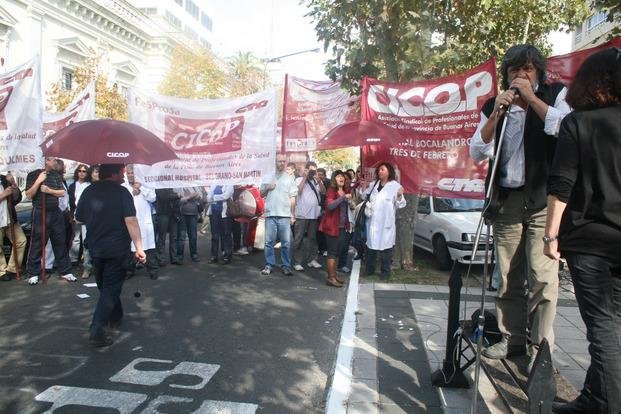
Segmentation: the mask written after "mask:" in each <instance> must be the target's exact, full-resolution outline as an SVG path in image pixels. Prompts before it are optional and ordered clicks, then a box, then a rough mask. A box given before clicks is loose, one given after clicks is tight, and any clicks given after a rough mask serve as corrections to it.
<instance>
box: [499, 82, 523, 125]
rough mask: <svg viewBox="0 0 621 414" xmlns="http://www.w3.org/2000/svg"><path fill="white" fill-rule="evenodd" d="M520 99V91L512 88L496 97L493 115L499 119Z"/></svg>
mask: <svg viewBox="0 0 621 414" xmlns="http://www.w3.org/2000/svg"><path fill="white" fill-rule="evenodd" d="M519 97H520V90H519V89H518V88H517V87H515V86H512V87H510V88H509V89H507V90H506V91H504V92H503V93H501V94H500V95H498V96H497V97H496V103H495V105H494V112H493V114H494V115H495V116H496V117H497V118H498V117H500V116H501V115H502V114H504V113H505V111H506V110H507V108H509V107H510V106H511V105H512V104H513V102H514V101H515V100H516V99H517V98H519Z"/></svg>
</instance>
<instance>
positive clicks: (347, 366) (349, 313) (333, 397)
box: [326, 260, 360, 414]
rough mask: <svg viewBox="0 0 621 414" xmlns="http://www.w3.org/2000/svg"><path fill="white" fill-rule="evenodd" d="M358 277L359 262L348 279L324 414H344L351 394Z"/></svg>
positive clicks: (355, 263) (357, 261) (355, 262)
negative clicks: (339, 333)
mask: <svg viewBox="0 0 621 414" xmlns="http://www.w3.org/2000/svg"><path fill="white" fill-rule="evenodd" d="M359 277H360V260H356V261H354V264H353V266H352V270H351V275H350V277H349V288H348V290H347V304H346V306H345V315H344V317H343V326H342V328H341V339H340V340H339V348H338V352H337V355H336V365H335V367H334V376H333V377H332V386H331V387H330V392H329V393H328V402H327V404H326V414H338V413H345V411H346V410H347V406H346V403H347V399H348V398H349V395H350V394H351V383H352V376H353V375H352V360H353V357H354V338H355V336H356V315H355V312H356V310H357V308H358V289H359V286H358V279H359Z"/></svg>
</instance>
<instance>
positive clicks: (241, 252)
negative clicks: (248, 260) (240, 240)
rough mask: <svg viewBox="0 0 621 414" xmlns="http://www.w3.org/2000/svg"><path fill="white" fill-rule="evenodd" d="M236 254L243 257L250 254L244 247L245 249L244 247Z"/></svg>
mask: <svg viewBox="0 0 621 414" xmlns="http://www.w3.org/2000/svg"><path fill="white" fill-rule="evenodd" d="M235 254H239V255H241V256H245V255H247V254H248V248H247V247H245V246H244V247H242V248H241V249H239V250H237V251H236V252H235Z"/></svg>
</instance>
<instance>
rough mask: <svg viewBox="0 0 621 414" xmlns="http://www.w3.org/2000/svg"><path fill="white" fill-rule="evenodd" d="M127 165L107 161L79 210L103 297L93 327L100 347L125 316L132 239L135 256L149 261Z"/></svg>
mask: <svg viewBox="0 0 621 414" xmlns="http://www.w3.org/2000/svg"><path fill="white" fill-rule="evenodd" d="M124 175H125V166H124V165H123V164H103V165H101V166H100V167H99V177H100V179H101V180H100V181H98V182H96V183H93V184H91V185H90V186H89V187H87V188H86V189H85V190H84V192H83V193H82V196H81V197H80V201H79V202H78V206H77V208H76V212H75V218H76V220H77V221H78V222H80V223H84V224H85V225H86V230H87V233H86V241H85V243H86V245H87V247H88V249H89V251H90V253H91V257H92V262H93V273H94V275H95V281H96V282H97V288H98V289H99V300H98V302H97V307H96V308H95V313H94V314H93V321H92V323H91V327H90V341H91V342H92V343H93V345H95V346H96V347H102V346H108V345H110V344H112V339H111V338H110V337H108V336H107V335H106V331H105V328H106V327H115V326H119V325H120V323H121V319H122V318H123V306H122V305H121V298H120V296H121V289H122V288H123V280H124V279H125V274H126V271H127V270H128V268H129V267H128V266H131V265H132V264H133V263H135V262H134V261H133V258H132V252H131V249H130V242H132V241H133V242H134V246H135V247H136V253H135V258H136V259H137V260H139V261H140V262H142V263H144V262H145V261H146V255H145V252H144V250H143V248H142V238H141V237H140V227H139V224H138V219H137V218H136V209H135V207H134V200H133V198H132V196H131V194H130V193H129V191H127V189H126V188H125V187H123V186H122V185H121V184H122V183H123V180H124Z"/></svg>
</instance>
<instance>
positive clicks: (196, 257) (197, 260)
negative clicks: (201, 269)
mask: <svg viewBox="0 0 621 414" xmlns="http://www.w3.org/2000/svg"><path fill="white" fill-rule="evenodd" d="M192 261H193V262H195V263H198V262H200V261H201V259H199V258H198V256H192Z"/></svg>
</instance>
